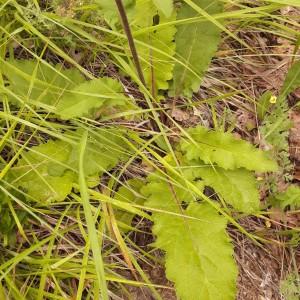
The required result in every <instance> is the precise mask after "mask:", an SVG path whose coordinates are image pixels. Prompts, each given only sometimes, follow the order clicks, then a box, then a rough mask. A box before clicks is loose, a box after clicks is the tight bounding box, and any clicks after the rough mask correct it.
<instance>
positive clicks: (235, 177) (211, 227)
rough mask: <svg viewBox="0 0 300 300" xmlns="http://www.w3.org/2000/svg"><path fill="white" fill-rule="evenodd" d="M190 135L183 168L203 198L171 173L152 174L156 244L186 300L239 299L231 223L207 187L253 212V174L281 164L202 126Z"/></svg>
mask: <svg viewBox="0 0 300 300" xmlns="http://www.w3.org/2000/svg"><path fill="white" fill-rule="evenodd" d="M186 134H187V135H188V138H186V137H185V138H182V140H181V141H180V142H179V145H178V152H177V157H178V162H179V166H178V167H179V168H180V169H179V170H182V175H183V178H186V180H187V179H188V180H189V183H190V184H193V185H194V186H195V184H197V189H198V191H199V193H200V194H199V193H196V192H190V191H189V186H187V184H186V182H182V181H179V182H178V180H176V176H175V178H174V176H172V173H171V174H170V172H167V174H165V175H164V174H161V173H160V172H159V173H156V174H153V175H149V176H148V184H147V185H146V186H145V187H144V188H142V192H143V193H144V195H145V196H146V197H147V199H148V200H147V201H146V205H147V206H150V207H151V208H153V209H155V210H154V211H153V219H154V227H153V232H154V234H155V235H156V236H157V241H156V243H155V245H156V246H157V247H159V248H161V249H163V250H164V251H165V252H166V273H167V277H168V278H169V279H170V280H172V281H174V282H175V287H176V291H177V293H178V296H179V297H180V298H181V299H218V298H220V297H221V295H222V298H224V299H233V298H234V295H235V286H236V283H235V281H236V276H237V270H236V266H235V262H234V259H233V256H232V254H233V248H232V245H230V239H229V238H228V235H227V233H226V230H225V229H226V224H227V221H228V220H227V219H226V217H225V216H224V215H220V214H219V213H218V211H217V210H216V207H215V205H218V204H212V203H214V202H213V200H211V201H212V202H207V201H208V200H207V198H203V197H201V195H203V188H204V186H209V187H211V188H213V189H214V190H215V192H216V193H217V195H218V196H219V197H220V198H221V199H224V200H225V201H226V203H227V204H229V205H231V206H233V207H234V209H235V210H237V211H240V212H243V213H253V212H255V211H258V209H259V202H260V199H259V195H258V188H257V185H256V179H255V177H254V176H253V173H252V172H251V170H259V171H274V170H276V168H277V165H276V163H275V162H274V161H272V160H271V159H270V158H269V157H268V155H267V154H266V153H264V152H262V151H260V150H257V149H255V147H254V146H252V145H250V144H249V143H247V142H245V141H242V140H237V139H235V138H234V137H233V136H232V135H231V134H229V133H222V132H220V131H210V130H209V129H207V128H204V127H202V126H198V127H196V128H191V129H188V130H187V131H186ZM168 159H169V160H170V159H171V158H170V157H169V158H168ZM171 161H172V159H171ZM172 164H174V162H173V163H172ZM175 166H176V164H175ZM247 169H248V170H247ZM155 175H156V176H155ZM166 175H167V176H166ZM199 183H200V184H199ZM199 187H200V189H199ZM212 238H213V241H212ZM219 259H220V261H219ZM225 269H226V276H224V275H223V273H222V272H221V270H225Z"/></svg>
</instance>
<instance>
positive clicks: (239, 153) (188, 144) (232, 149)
mask: <svg viewBox="0 0 300 300" xmlns="http://www.w3.org/2000/svg"><path fill="white" fill-rule="evenodd" d="M187 133H188V135H189V137H190V138H191V139H192V140H190V139H188V138H184V139H182V140H181V142H180V145H179V148H180V149H181V151H182V152H183V153H184V154H185V156H186V159H187V160H188V161H192V160H195V161H198V162H200V163H201V162H202V161H204V162H205V163H206V164H217V165H218V166H220V167H222V168H224V169H226V170H233V169H236V168H245V169H248V170H253V171H259V172H266V171H276V170H277V164H276V162H275V161H274V160H272V159H271V158H269V156H268V153H266V152H264V151H262V150H259V149H257V148H255V147H254V146H253V145H251V144H250V143H248V142H246V141H244V140H239V139H236V138H235V137H234V136H233V135H232V134H231V133H228V132H225V133H224V132H221V131H218V130H214V131H213V130H209V129H207V128H205V127H203V126H197V127H195V128H190V129H188V130H187Z"/></svg>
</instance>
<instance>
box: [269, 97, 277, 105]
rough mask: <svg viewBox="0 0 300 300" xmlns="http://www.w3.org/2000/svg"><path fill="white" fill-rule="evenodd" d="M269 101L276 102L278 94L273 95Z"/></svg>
mask: <svg viewBox="0 0 300 300" xmlns="http://www.w3.org/2000/svg"><path fill="white" fill-rule="evenodd" d="M269 101H270V103H272V104H275V103H276V101H277V97H276V96H271V97H270V100H269Z"/></svg>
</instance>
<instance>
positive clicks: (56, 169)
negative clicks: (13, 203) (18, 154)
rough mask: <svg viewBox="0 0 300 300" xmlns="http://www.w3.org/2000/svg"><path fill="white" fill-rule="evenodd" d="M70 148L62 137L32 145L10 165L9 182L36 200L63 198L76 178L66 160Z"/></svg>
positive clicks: (51, 200)
mask: <svg viewBox="0 0 300 300" xmlns="http://www.w3.org/2000/svg"><path fill="white" fill-rule="evenodd" d="M70 151H71V148H70V146H69V145H68V144H66V143H64V142H63V141H49V142H47V143H46V144H41V145H39V146H34V147H32V148H31V149H30V150H29V151H27V152H24V153H23V154H22V158H21V159H20V160H19V162H18V164H17V165H16V166H15V167H13V168H12V169H11V171H10V174H9V175H10V177H11V178H13V181H12V183H13V184H14V185H15V186H17V187H18V188H20V189H21V190H23V191H24V192H25V194H27V195H28V196H30V198H31V199H34V200H35V201H38V202H43V203H46V202H54V201H63V200H64V199H65V198H66V197H67V195H68V194H69V193H70V192H71V189H72V184H73V182H74V180H75V179H74V178H76V177H75V174H74V173H73V172H72V171H70V170H68V166H67V164H66V162H67V159H68V157H69V154H70Z"/></svg>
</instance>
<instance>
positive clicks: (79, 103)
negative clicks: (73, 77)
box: [56, 77, 134, 119]
mask: <svg viewBox="0 0 300 300" xmlns="http://www.w3.org/2000/svg"><path fill="white" fill-rule="evenodd" d="M123 92H124V90H123V87H122V85H121V83H120V82H118V81H117V80H116V79H113V78H109V77H103V78H97V79H93V80H89V81H86V82H84V83H82V84H80V85H78V86H77V87H75V88H74V89H72V91H71V92H70V93H68V94H66V95H64V96H63V97H61V98H60V100H59V103H58V105H57V108H56V113H57V114H58V115H60V117H61V118H63V119H72V118H77V117H82V116H88V117H93V116H96V115H97V111H100V110H101V109H102V114H103V113H104V112H105V110H106V111H109V109H113V108H116V109H118V108H123V109H132V108H134V105H133V104H132V100H131V99H129V98H127V97H125V95H124V93H123ZM103 109H104V110H103Z"/></svg>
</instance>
